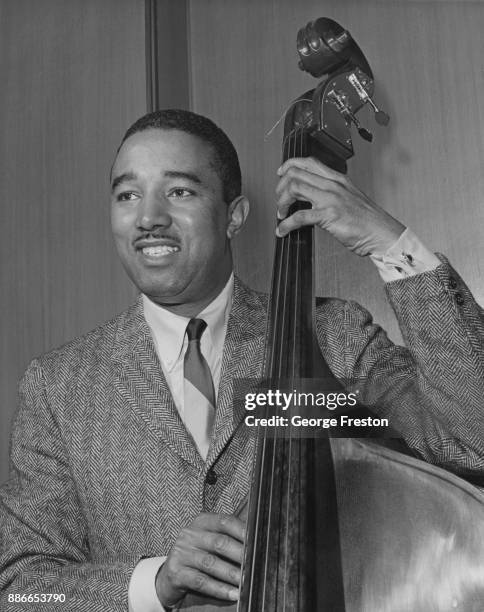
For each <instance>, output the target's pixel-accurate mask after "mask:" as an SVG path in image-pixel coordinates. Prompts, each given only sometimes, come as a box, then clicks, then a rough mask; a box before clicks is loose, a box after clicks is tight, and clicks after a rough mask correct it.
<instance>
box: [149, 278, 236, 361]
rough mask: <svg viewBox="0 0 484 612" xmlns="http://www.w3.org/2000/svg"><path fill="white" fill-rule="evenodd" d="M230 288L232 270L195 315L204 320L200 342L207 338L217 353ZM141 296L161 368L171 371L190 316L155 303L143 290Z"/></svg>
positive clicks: (228, 311)
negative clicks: (223, 283)
mask: <svg viewBox="0 0 484 612" xmlns="http://www.w3.org/2000/svg"><path fill="white" fill-rule="evenodd" d="M233 292H234V275H233V273H232V274H231V275H230V278H229V280H228V281H227V283H226V285H225V287H224V288H223V289H222V291H221V292H220V293H219V294H218V295H217V297H216V298H215V299H214V300H212V301H211V302H210V304H208V305H207V306H206V307H205V308H204V309H203V310H202V312H200V313H199V314H198V315H197V318H199V319H204V321H205V322H206V323H207V329H206V330H205V332H204V334H203V337H202V343H205V342H210V343H211V344H212V346H213V348H214V349H215V350H216V351H217V352H218V353H220V354H221V353H222V350H223V344H224V340H225V333H226V331H227V323H228V319H229V314H230V309H231V307H232V298H233ZM142 300H143V313H144V317H145V320H146V322H147V324H148V326H149V328H150V330H151V335H152V337H153V340H154V343H155V347H156V351H157V353H158V355H159V357H160V359H161V361H162V363H163V366H164V368H165V369H166V370H167V371H171V370H172V369H173V368H174V366H175V364H176V362H177V361H178V359H179V358H180V355H181V352H182V350H183V345H184V340H185V331H186V328H187V325H188V321H189V320H190V319H189V318H188V317H182V316H180V315H176V314H174V313H172V312H170V311H169V310H167V309H166V308H163V307H162V306H160V305H159V304H155V302H152V301H151V300H150V299H149V298H148V297H147V296H146V295H144V294H142Z"/></svg>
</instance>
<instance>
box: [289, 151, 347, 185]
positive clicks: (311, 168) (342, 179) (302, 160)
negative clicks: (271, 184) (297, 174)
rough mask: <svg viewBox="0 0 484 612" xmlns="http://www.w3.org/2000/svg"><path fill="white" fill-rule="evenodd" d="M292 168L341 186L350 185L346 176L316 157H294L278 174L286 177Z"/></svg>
mask: <svg viewBox="0 0 484 612" xmlns="http://www.w3.org/2000/svg"><path fill="white" fill-rule="evenodd" d="M291 168H292V169H294V168H297V169H299V170H304V171H305V172H309V173H311V174H315V175H317V176H321V177H324V178H326V179H330V180H332V181H335V182H336V183H340V184H341V185H346V184H347V183H348V179H347V177H346V175H345V174H341V172H338V171H337V170H333V169H332V168H330V167H329V166H326V165H325V164H323V163H322V162H320V161H319V160H318V159H315V158H314V157H292V158H290V159H287V160H286V161H285V162H284V163H283V164H282V165H281V166H280V167H279V168H278V169H277V174H278V175H279V176H284V174H286V173H287V172H288V171H289V170H290V169H291Z"/></svg>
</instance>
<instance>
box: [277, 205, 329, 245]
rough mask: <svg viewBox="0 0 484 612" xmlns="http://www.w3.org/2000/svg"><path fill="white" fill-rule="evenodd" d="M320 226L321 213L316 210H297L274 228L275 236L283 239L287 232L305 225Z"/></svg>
mask: <svg viewBox="0 0 484 612" xmlns="http://www.w3.org/2000/svg"><path fill="white" fill-rule="evenodd" d="M316 223H319V224H321V212H320V211H318V210H312V209H307V208H306V209H304V210H298V211H296V212H295V213H294V214H292V215H291V216H290V217H288V218H287V219H284V221H281V222H280V223H279V225H278V226H277V228H276V236H278V237H279V238H283V237H284V236H286V235H287V234H288V233H289V232H292V231H293V230H295V229H298V228H300V227H303V226H305V225H315V224H316Z"/></svg>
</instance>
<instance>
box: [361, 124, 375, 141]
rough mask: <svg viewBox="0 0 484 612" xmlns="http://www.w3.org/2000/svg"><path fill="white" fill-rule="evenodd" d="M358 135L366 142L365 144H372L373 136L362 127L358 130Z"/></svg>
mask: <svg viewBox="0 0 484 612" xmlns="http://www.w3.org/2000/svg"><path fill="white" fill-rule="evenodd" d="M358 134H359V135H360V136H361V137H362V138H363V140H366V141H367V142H372V140H373V134H372V133H371V132H369V131H368V130H366V129H365V128H364V127H360V128H358Z"/></svg>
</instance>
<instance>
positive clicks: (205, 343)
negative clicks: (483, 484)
mask: <svg viewBox="0 0 484 612" xmlns="http://www.w3.org/2000/svg"><path fill="white" fill-rule="evenodd" d="M370 259H371V260H372V261H373V263H374V264H375V265H376V267H377V269H378V272H379V274H380V276H381V277H382V279H383V280H384V281H385V282H392V281H395V280H400V279H402V278H405V277H407V276H413V275H415V274H420V273H422V272H428V271H430V270H433V269H434V268H436V267H437V266H438V265H439V264H440V260H439V259H438V258H437V257H436V256H435V255H434V254H433V253H432V252H431V251H429V250H428V249H427V248H426V247H425V246H424V245H423V244H422V243H421V242H420V240H419V239H418V238H417V236H415V234H414V233H413V232H412V231H411V230H409V229H408V228H407V229H406V230H405V231H404V232H403V234H402V235H401V236H400V238H399V239H398V240H397V241H396V242H395V244H393V245H392V246H391V247H390V248H389V249H388V250H387V252H386V253H382V254H379V253H373V254H372V255H370ZM232 295H233V275H232V276H231V277H230V280H229V281H228V283H227V284H226V286H225V287H224V289H223V290H222V292H221V293H220V294H219V295H218V296H217V297H216V298H215V300H214V301H213V302H211V303H210V304H209V305H208V306H207V307H206V308H205V310H203V312H201V313H200V314H199V315H197V318H200V319H204V320H205V321H206V322H207V329H206V330H205V332H204V333H203V335H202V340H201V350H202V353H203V356H204V357H205V359H206V360H207V362H208V365H209V367H210V370H211V372H212V377H213V382H214V387H215V392H216V394H218V386H219V382H220V370H221V366H222V353H223V345H224V341H225V334H226V332H227V323H228V318H229V314H230V309H231V307H232ZM143 306H144V316H145V319H146V322H147V323H148V325H149V327H150V329H151V334H152V336H153V341H154V343H155V348H156V352H157V355H158V358H159V360H160V364H161V368H162V370H163V374H164V375H165V378H166V381H167V383H168V386H169V388H170V391H171V393H172V395H173V399H174V402H175V406H176V408H177V410H178V412H179V413H180V416H181V418H182V420H183V422H185V419H184V415H185V408H184V379H183V360H184V356H185V351H186V347H187V339H186V334H185V330H186V327H187V324H188V321H189V319H187V318H186V317H180V316H178V315H174V314H173V313H171V312H169V311H167V310H165V309H164V308H162V307H161V306H158V305H157V304H155V303H153V302H152V301H151V300H149V299H148V298H147V297H146V296H144V295H143ZM194 438H195V436H194ZM199 450H200V448H199ZM202 456H203V452H202ZM205 457H206V454H205ZM205 457H204V458H205ZM165 560H166V557H152V558H147V559H142V560H141V561H140V562H139V563H138V564H137V565H136V567H135V569H134V571H133V574H132V576H131V580H130V583H129V590H128V601H129V612H165V608H164V607H163V606H162V605H161V603H160V601H159V599H158V596H157V594H156V589H155V579H156V574H157V573H158V571H159V569H160V567H161V566H162V564H163V563H164V562H165Z"/></svg>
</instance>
